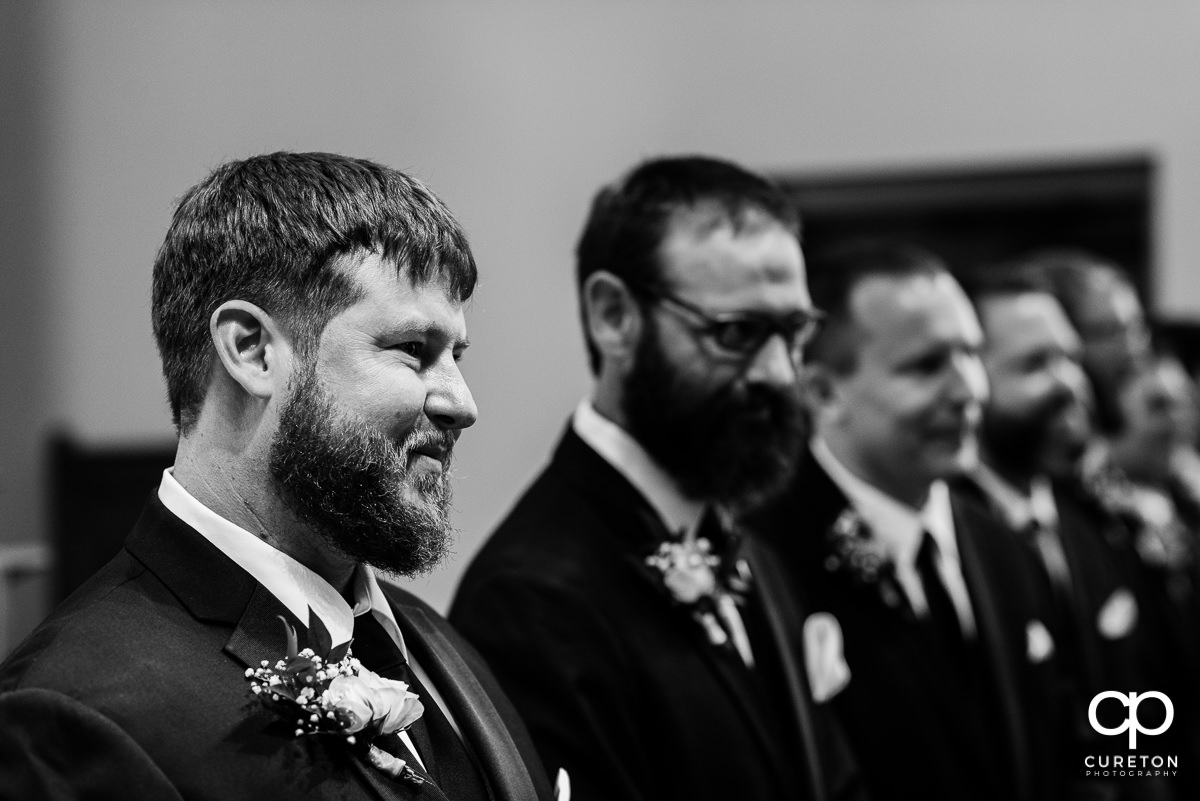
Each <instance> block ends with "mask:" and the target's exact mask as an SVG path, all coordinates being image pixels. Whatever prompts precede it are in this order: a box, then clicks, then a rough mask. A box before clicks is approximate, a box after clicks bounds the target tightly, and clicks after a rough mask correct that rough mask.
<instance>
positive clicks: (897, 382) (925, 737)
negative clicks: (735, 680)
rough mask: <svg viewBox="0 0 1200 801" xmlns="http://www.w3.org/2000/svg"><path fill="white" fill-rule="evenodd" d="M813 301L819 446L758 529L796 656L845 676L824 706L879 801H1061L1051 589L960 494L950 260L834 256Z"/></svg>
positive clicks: (958, 331)
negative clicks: (792, 610) (800, 616)
mask: <svg viewBox="0 0 1200 801" xmlns="http://www.w3.org/2000/svg"><path fill="white" fill-rule="evenodd" d="M809 287H810V289H811V291H812V294H813V300H814V302H815V303H817V304H818V305H819V306H821V308H822V309H824V310H825V311H826V314H827V318H826V324H825V326H824V327H823V328H822V330H821V332H820V333H819V335H818V336H817V338H816V339H815V340H814V341H813V343H812V344H811V345H810V348H809V353H808V357H807V363H806V365H805V367H804V371H803V376H802V379H801V381H802V385H803V387H804V393H805V398H806V402H807V404H808V407H809V410H810V412H811V415H812V421H813V437H812V440H811V445H810V448H809V449H808V452H807V453H806V455H805V459H804V462H803V464H802V466H801V468H800V470H799V471H798V473H797V476H796V478H795V480H794V481H793V483H792V486H791V487H790V488H789V490H788V492H786V493H785V494H783V495H782V496H780V498H779V499H778V500H777V501H775V502H774V503H772V504H771V505H770V507H769V508H767V509H765V510H763V511H762V512H760V513H759V514H757V515H756V516H755V518H754V520H753V521H752V522H753V524H754V525H755V526H757V527H759V528H760V529H761V530H762V531H763V533H764V535H765V536H766V537H767V538H768V540H769V542H770V543H771V544H772V546H774V548H775V549H776V551H777V553H778V554H779V559H780V561H781V563H782V564H783V565H784V567H785V569H786V570H787V571H788V572H789V576H790V578H791V587H792V588H793V590H794V591H795V592H796V593H797V594H798V595H799V596H800V597H801V598H802V599H803V606H804V608H805V609H806V610H808V611H809V612H810V614H811V616H810V617H809V619H808V621H807V622H806V623H805V627H804V644H805V645H806V646H807V647H808V648H809V650H810V652H813V653H814V654H815V656H816V659H815V661H817V662H818V663H821V662H824V663H827V664H840V665H843V669H842V670H841V671H840V681H836V682H829V683H828V684H827V685H826V686H824V687H822V688H820V689H821V692H820V694H819V696H818V698H819V700H821V701H822V703H823V704H827V705H829V706H830V707H831V708H832V709H833V711H834V712H835V714H836V716H837V719H838V720H839V721H840V722H841V723H842V724H843V725H844V727H845V729H846V732H847V734H848V737H849V739H850V742H851V745H852V747H853V749H854V752H855V754H856V756H857V757H858V759H859V762H860V765H861V768H862V771H863V774H864V776H865V778H866V781H867V784H868V786H869V788H870V791H871V793H872V795H873V796H874V797H875V798H883V799H889V798H894V799H898V800H899V799H912V798H921V799H927V800H931V799H945V801H952V800H953V799H964V798H971V799H996V800H997V801H999V799H1014V801H1015V799H1022V801H1025V800H1026V799H1035V798H1052V797H1053V798H1057V797H1059V796H1058V795H1055V791H1056V787H1055V782H1056V780H1055V778H1054V775H1053V773H1054V769H1055V766H1054V765H1053V764H1051V763H1050V762H1049V761H1048V760H1047V759H1046V758H1045V757H1046V755H1047V750H1048V743H1046V742H1043V738H1044V736H1045V733H1046V732H1045V730H1046V729H1048V728H1050V725H1049V723H1048V721H1047V719H1046V716H1047V715H1049V714H1050V713H1051V711H1052V709H1053V704H1052V701H1053V700H1054V697H1055V696H1054V687H1055V677H1054V673H1053V665H1052V654H1053V642H1052V638H1051V636H1050V634H1049V632H1048V630H1047V628H1046V626H1045V624H1044V623H1043V622H1042V621H1041V620H1040V619H1038V617H1037V616H1036V607H1035V606H1033V605H1032V604H1031V603H1030V602H1029V599H1032V598H1033V597H1036V596H1037V595H1038V594H1039V593H1040V592H1042V591H1043V590H1042V588H1041V587H1040V586H1039V584H1038V582H1037V575H1036V573H1035V572H1034V570H1033V567H1032V564H1031V561H1030V559H1029V557H1028V556H1027V554H1025V553H1024V552H1023V551H1022V550H1021V549H1020V548H1019V547H1017V546H1016V544H1015V543H1013V542H1011V541H1010V540H1009V539H1008V538H1006V537H1004V536H997V535H996V533H997V532H996V529H997V528H998V525H997V524H996V523H994V522H993V521H992V520H991V519H990V518H989V516H988V515H987V514H986V512H985V511H984V510H983V509H982V508H981V507H979V506H978V505H976V504H972V503H970V502H967V501H966V500H965V499H964V498H962V497H959V496H958V495H956V494H955V493H953V492H952V491H951V487H950V480H951V479H953V478H954V477H955V476H956V475H957V474H959V473H960V472H961V471H962V470H963V469H964V467H966V466H967V465H968V464H970V462H971V460H972V458H973V453H974V452H973V447H972V446H973V437H974V434H975V431H976V428H977V426H978V423H979V420H980V416H981V414H982V409H983V404H984V402H985V401H986V399H987V391H988V388H987V379H986V376H985V374H984V369H983V366H982V364H981V363H980V359H979V347H980V344H981V340H982V335H981V331H980V327H979V322H978V320H977V319H976V317H975V313H974V312H973V311H972V308H971V305H970V303H969V302H968V300H967V297H966V295H965V294H964V293H963V290H962V289H961V288H960V287H959V285H958V284H957V283H956V281H955V280H954V279H953V278H952V277H951V275H950V273H949V272H948V270H947V268H946V266H945V265H944V264H943V263H942V262H941V260H939V259H938V258H937V257H935V256H933V255H932V254H929V253H927V252H925V251H922V250H920V249H918V248H915V247H910V246H906V245H900V244H892V243H885V242H856V243H849V244H846V245H843V246H840V247H838V248H837V249H836V250H833V251H830V252H828V253H826V254H824V256H822V257H818V258H815V259H813V260H812V262H811V263H810V270H809ZM1035 710H1036V712H1035ZM1035 715H1036V717H1035Z"/></svg>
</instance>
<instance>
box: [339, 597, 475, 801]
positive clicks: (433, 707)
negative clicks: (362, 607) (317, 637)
mask: <svg viewBox="0 0 1200 801" xmlns="http://www.w3.org/2000/svg"><path fill="white" fill-rule="evenodd" d="M351 653H353V654H354V656H356V657H358V659H359V661H360V662H362V663H363V667H365V668H367V669H368V670H371V671H373V672H375V673H378V674H379V675H381V676H384V677H386V678H389V679H394V680H396V681H403V682H405V683H407V684H408V686H409V689H410V690H411V691H412V692H414V693H416V694H417V695H419V696H420V697H421V704H422V706H424V707H425V711H424V712H423V713H422V714H421V717H420V718H419V719H418V720H417V722H416V723H414V724H413V725H412V726H411V727H410V728H409V729H408V735H409V737H411V738H412V741H413V744H414V745H415V746H416V747H417V751H418V752H420V755H421V760H422V761H423V762H424V763H425V767H426V770H427V772H428V773H429V775H430V776H432V777H433V780H434V781H435V782H436V783H437V785H438V787H439V788H441V790H442V792H443V793H445V795H446V797H447V798H452V799H454V800H455V801H459V799H467V800H469V799H487V798H488V792H487V788H486V785H485V784H484V780H483V777H482V776H481V775H480V773H479V770H478V768H477V767H476V766H475V761H474V760H473V759H472V758H471V755H470V754H469V753H468V751H467V748H466V746H465V745H464V744H463V741H462V739H461V738H460V737H459V736H458V733H457V732H455V731H454V727H453V726H451V725H450V721H449V720H447V719H446V716H445V715H443V714H442V710H441V708H440V707H438V704H437V701H435V700H434V698H433V695H431V694H430V693H429V691H428V690H426V689H425V687H424V686H423V685H422V684H421V681H420V679H418V678H417V675H416V671H413V670H411V669H409V666H408V663H407V662H406V661H405V660H404V655H403V654H401V653H400V649H399V648H398V647H396V643H395V642H393V641H392V638H391V637H390V636H388V634H387V632H386V631H384V628H383V626H381V625H380V624H379V621H378V620H376V619H375V615H373V614H371V613H369V612H368V613H367V614H364V615H359V616H358V617H356V618H355V619H354V642H353V644H352V645H351Z"/></svg>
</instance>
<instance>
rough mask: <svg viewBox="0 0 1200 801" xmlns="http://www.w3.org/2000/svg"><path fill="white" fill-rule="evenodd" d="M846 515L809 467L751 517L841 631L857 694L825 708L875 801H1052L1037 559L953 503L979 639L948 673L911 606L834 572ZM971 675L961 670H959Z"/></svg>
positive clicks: (1049, 686) (1056, 718) (1053, 711)
mask: <svg viewBox="0 0 1200 801" xmlns="http://www.w3.org/2000/svg"><path fill="white" fill-rule="evenodd" d="M848 503H849V502H848V501H847V499H846V497H845V495H844V494H843V493H842V491H841V490H840V489H839V488H838V487H837V485H836V484H834V482H833V481H832V479H830V478H829V476H828V475H827V474H826V473H825V471H824V470H822V469H821V467H820V466H819V465H818V464H817V462H816V460H815V459H813V458H812V456H811V454H806V456H805V461H804V463H803V464H802V466H801V469H800V471H799V472H798V474H797V477H796V479H795V480H794V482H793V485H792V487H791V489H790V490H789V491H788V492H787V493H785V494H784V495H783V496H781V497H780V498H779V499H778V500H777V501H776V502H775V503H773V504H772V505H770V506H769V507H768V508H766V509H764V510H762V511H761V512H760V513H759V514H757V515H755V516H754V517H753V518H752V519H751V521H750V524H751V525H753V526H755V527H757V528H758V529H759V530H760V531H761V532H762V533H763V534H764V535H765V537H766V539H767V541H768V542H769V544H770V545H771V546H772V547H773V548H774V549H775V550H776V552H777V553H778V555H779V559H780V562H781V564H782V566H783V567H784V569H786V570H788V571H789V573H790V576H791V586H792V588H793V590H794V591H795V592H796V593H797V594H798V595H800V596H801V597H802V598H803V603H804V605H805V606H806V607H807V608H808V609H810V610H812V611H814V612H815V611H821V612H828V613H830V614H832V615H833V616H834V617H835V618H836V619H837V620H838V621H839V623H840V625H841V628H842V632H843V638H844V655H845V660H846V663H847V664H848V666H849V668H850V671H851V678H850V681H849V684H847V686H846V687H845V689H843V690H842V691H841V692H840V693H838V694H837V695H836V696H834V697H833V698H832V699H831V700H830V701H829V704H830V705H831V706H832V708H833V709H834V710H835V712H836V714H837V716H838V719H839V720H840V721H841V723H842V724H843V725H844V726H845V729H846V732H847V734H848V736H849V739H850V743H851V747H852V749H853V751H854V753H855V755H856V756H857V757H858V759H859V763H860V765H861V768H862V771H863V774H864V777H865V778H866V781H867V784H868V787H869V789H870V792H871V794H872V796H873V797H875V798H877V799H923V800H924V801H938V800H940V799H945V801H958V800H959V799H972V801H980V800H982V799H1013V801H1017V800H1019V801H1028V799H1036V798H1051V797H1057V796H1055V795H1054V793H1055V791H1056V790H1055V788H1056V785H1057V780H1056V779H1055V778H1054V775H1053V774H1054V772H1055V770H1056V769H1057V766H1056V765H1055V764H1054V759H1053V756H1052V754H1051V753H1050V751H1051V749H1052V747H1053V740H1052V736H1051V731H1050V730H1053V729H1056V728H1058V727H1059V726H1061V725H1062V724H1061V719H1060V715H1061V711H1060V702H1059V700H1058V699H1057V697H1056V690H1057V679H1056V676H1055V674H1054V672H1053V667H1052V665H1051V661H1052V660H1050V659H1045V660H1037V659H1034V660H1031V659H1030V658H1029V657H1028V651H1027V638H1028V627H1029V625H1030V623H1031V622H1032V621H1034V620H1036V619H1037V618H1036V615H1035V613H1034V607H1033V606H1031V605H1029V603H1028V599H1030V598H1031V597H1033V596H1035V595H1037V594H1038V593H1041V592H1044V588H1043V587H1041V586H1040V585H1037V584H1036V583H1034V582H1033V581H1032V577H1033V576H1034V575H1035V574H1034V572H1033V567H1032V565H1031V564H1030V560H1029V557H1028V555H1027V554H1026V553H1025V552H1024V551H1023V550H1022V549H1021V548H1020V547H1018V546H1016V544H1015V543H1014V542H1013V541H1012V540H1011V538H1009V537H1006V536H997V535H996V534H997V532H995V531H994V524H993V523H992V521H991V518H990V517H989V516H988V515H987V514H986V513H984V510H983V509H982V508H980V507H978V506H976V505H973V504H970V503H966V502H964V501H963V499H961V498H959V497H954V498H953V501H952V504H953V510H954V523H955V529H956V534H957V539H958V547H959V555H960V559H961V563H962V569H963V575H964V578H965V580H966V584H967V588H968V591H969V593H970V596H971V603H972V607H973V610H974V614H975V619H976V624H977V628H978V639H977V641H976V642H975V643H974V644H973V646H972V647H971V648H970V649H969V651H968V658H967V661H966V662H965V663H964V661H962V660H958V661H952V659H951V654H949V653H947V652H946V651H945V650H944V649H943V647H942V646H941V645H940V643H939V641H938V640H937V639H936V637H935V636H934V635H933V634H932V633H931V630H930V627H929V626H928V625H926V624H924V623H923V622H920V621H918V620H916V619H915V617H914V616H913V613H912V611H911V608H910V607H909V606H908V604H907V600H906V599H904V598H903V596H902V595H898V594H895V593H893V594H892V601H891V602H890V603H889V602H888V600H887V598H886V597H885V595H886V594H887V593H886V592H885V591H884V590H883V589H881V587H880V585H879V584H878V583H871V582H861V581H859V580H857V579H855V578H854V577H853V575H852V574H851V573H849V572H848V571H846V570H845V569H841V568H838V569H834V568H833V566H832V563H831V562H830V557H831V555H832V554H833V550H832V547H831V544H830V541H829V538H828V536H827V535H828V532H829V530H830V528H831V527H832V526H833V524H834V522H835V521H836V520H837V519H838V517H839V516H840V515H841V514H842V513H843V512H844V511H845V510H846V509H847V507H848ZM964 664H965V665H966V667H964Z"/></svg>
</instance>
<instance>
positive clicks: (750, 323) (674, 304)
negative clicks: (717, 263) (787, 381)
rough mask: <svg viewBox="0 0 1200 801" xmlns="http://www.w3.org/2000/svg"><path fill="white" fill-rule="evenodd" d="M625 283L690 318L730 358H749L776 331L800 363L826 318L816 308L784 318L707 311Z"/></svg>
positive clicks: (662, 293) (635, 290) (666, 295)
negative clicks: (805, 347) (805, 349)
mask: <svg viewBox="0 0 1200 801" xmlns="http://www.w3.org/2000/svg"><path fill="white" fill-rule="evenodd" d="M628 286H629V288H630V291H632V292H633V293H634V294H636V295H641V296H642V297H643V298H646V299H647V300H651V301H654V302H657V303H659V304H661V305H662V307H663V308H665V309H667V310H669V311H673V312H675V314H676V315H678V316H680V317H681V318H687V319H689V320H690V321H691V322H692V323H693V324H694V325H693V328H694V329H695V330H696V331H698V332H699V333H701V334H703V335H705V336H707V337H708V338H709V340H710V341H711V342H712V344H713V345H714V346H716V349H717V350H718V351H719V352H721V354H722V355H725V356H727V357H732V358H739V359H748V358H750V357H751V356H753V355H754V354H756V353H758V351H759V350H760V349H761V348H762V346H763V345H765V344H766V343H767V340H769V339H770V338H771V337H773V336H775V335H776V334H778V335H779V336H780V337H782V338H783V343H784V345H786V346H787V349H788V354H789V355H790V356H791V358H792V361H794V362H796V363H799V362H800V360H801V358H802V357H803V355H804V346H805V345H807V344H808V343H809V342H811V341H812V339H813V337H815V336H816V334H817V331H819V330H820V327H821V321H822V320H824V319H825V314H824V313H823V312H821V311H820V310H819V309H806V310H805V311H797V312H792V313H791V314H788V315H787V316H785V317H775V316H772V315H770V314H764V313H762V312H751V311H730V312H718V313H715V314H710V313H709V312H706V311H705V310H704V309H701V308H700V307H699V306H696V305H693V304H691V303H688V302H687V301H686V300H683V299H681V298H678V297H676V296H675V295H672V294H671V293H669V292H664V291H662V290H658V289H650V288H648V287H645V286H641V285H639V284H633V283H630V284H628Z"/></svg>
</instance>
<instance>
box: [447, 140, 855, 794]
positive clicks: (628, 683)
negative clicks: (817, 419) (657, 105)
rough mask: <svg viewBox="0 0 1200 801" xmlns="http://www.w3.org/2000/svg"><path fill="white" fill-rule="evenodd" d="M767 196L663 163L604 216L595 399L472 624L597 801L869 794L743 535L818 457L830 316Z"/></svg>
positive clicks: (553, 464) (697, 168)
mask: <svg viewBox="0 0 1200 801" xmlns="http://www.w3.org/2000/svg"><path fill="white" fill-rule="evenodd" d="M797 228H798V225H797V220H796V216H795V213H794V211H793V210H792V208H791V206H790V204H789V203H788V201H787V199H786V197H785V196H784V195H782V194H781V192H780V191H779V190H778V189H777V188H776V187H775V186H773V185H772V184H770V183H768V182H767V181H765V180H764V179H763V178H761V177H759V176H757V175H754V174H752V173H749V172H747V171H745V170H743V169H741V168H740V167H737V166H735V165H733V164H730V163H727V162H724V161H718V160H714V159H709V158H701V157H684V158H666V159H659V160H652V161H649V162H646V163H644V164H642V165H640V166H639V167H637V168H636V169H634V170H633V171H632V172H630V173H629V174H628V175H627V176H626V177H624V178H623V179H621V180H620V181H618V182H617V183H615V184H613V185H611V186H609V187H606V188H605V189H603V190H601V191H600V193H599V194H598V195H597V196H596V198H595V200H594V202H593V204H592V208H591V213H590V216H589V218H588V220H587V224H586V227H585V229H584V232H583V236H582V238H581V239H580V242H579V246H578V250H577V259H578V261H577V281H578V290H579V301H580V308H581V311H582V316H583V326H584V333H585V338H586V341H587V348H588V354H589V358H590V364H591V368H592V371H593V373H594V374H595V378H596V384H595V390H594V391H593V393H592V395H591V397H590V398H588V399H587V400H585V401H583V402H582V403H581V404H580V405H579V407H578V408H577V409H576V410H575V413H574V415H573V416H572V417H571V420H570V423H569V424H568V426H567V430H566V432H565V433H564V434H563V436H562V439H561V441H560V442H559V444H558V447H557V449H556V450H555V452H554V454H553V456H552V457H551V461H550V464H549V465H548V466H547V467H546V469H545V470H544V471H543V472H542V474H541V475H540V476H539V477H538V478H537V480H536V481H535V482H534V484H533V485H532V486H531V487H530V488H529V490H527V491H526V493H525V494H524V495H523V496H522V497H521V498H520V500H519V501H518V502H517V504H516V507H515V508H514V509H513V510H512V512H511V513H510V514H509V515H508V517H507V518H506V519H505V520H504V521H503V522H502V523H501V525H500V526H499V528H498V529H497V530H496V532H495V533H494V534H493V536H492V537H491V539H490V540H489V541H488V542H487V543H486V545H485V546H484V547H483V549H482V550H481V551H480V553H479V554H478V556H477V557H476V559H475V560H474V562H473V564H472V565H471V567H470V569H469V570H468V571H467V573H466V575H465V577H464V578H463V581H462V584H461V586H460V588H459V593H458V596H457V597H456V599H455V602H454V606H453V608H452V610H451V614H450V619H451V622H452V623H454V625H455V626H456V627H457V628H459V630H460V631H462V632H463V634H464V636H466V638H467V639H468V640H470V641H471V642H472V643H473V644H474V645H475V646H476V647H477V648H478V649H479V650H480V652H481V653H482V654H483V655H484V657H485V658H486V659H487V660H488V662H489V664H490V665H491V667H492V669H493V671H494V672H495V673H496V675H497V677H499V679H500V682H501V684H502V685H503V686H504V688H505V691H506V692H507V693H508V694H509V696H510V697H511V698H512V699H513V701H514V703H515V705H516V706H517V708H518V710H519V711H520V712H521V715H522V716H523V717H524V718H525V720H526V722H527V723H528V725H529V727H530V731H531V733H532V734H533V738H534V740H535V741H536V742H537V744H538V748H539V750H540V751H541V753H542V757H543V759H544V760H546V761H547V764H553V765H563V766H564V767H565V768H566V769H567V770H568V771H569V772H570V775H571V780H572V788H573V791H574V793H575V796H576V798H578V799H584V801H610V800H611V799H621V801H643V800H644V801H651V799H653V800H655V801H660V800H663V799H678V800H679V801H685V800H686V801H717V800H718V799H722V800H723V799H732V798H736V799H739V801H778V800H779V799H840V798H848V797H857V793H858V788H857V785H856V780H855V776H854V773H853V771H852V765H851V764H850V762H849V760H848V757H847V755H846V753H845V751H844V750H843V745H844V744H843V743H842V741H841V740H840V739H839V738H838V735H837V731H836V729H834V728H833V727H832V726H831V722H830V721H829V720H828V719H827V718H826V716H825V715H824V714H823V713H822V710H820V709H818V708H814V704H813V701H812V689H811V688H810V687H809V677H808V672H807V671H806V668H805V664H804V654H803V653H801V652H800V651H799V649H796V648H792V647H790V645H788V643H789V642H790V637H791V636H792V634H793V632H794V631H796V630H798V626H799V621H800V620H802V616H801V615H800V613H799V612H798V611H797V610H795V609H794V608H792V607H790V606H788V605H787V604H786V601H787V598H786V595H784V594H781V592H780V589H781V588H780V585H779V578H780V577H779V575H778V571H777V565H775V564H774V563H772V562H770V561H760V560H759V559H758V552H757V551H756V550H755V544H754V543H749V542H745V541H743V540H742V539H741V538H740V536H739V533H738V532H737V531H736V530H735V529H734V528H733V527H732V526H731V525H730V520H729V518H730V517H731V516H732V515H733V514H734V513H736V512H738V511H741V510H742V509H744V508H745V507H747V506H749V505H752V504H754V503H756V502H757V501H758V500H759V499H761V498H762V497H764V496H766V495H768V494H769V493H770V492H771V491H773V490H774V489H776V488H778V487H779V486H781V484H782V482H783V481H785V480H786V477H787V475H788V473H789V470H790V467H791V464H792V462H793V460H794V457H795V453H796V452H797V451H798V449H799V446H800V444H801V442H802V431H803V429H802V425H801V413H800V412H801V410H800V408H799V406H798V403H797V398H796V394H795V379H796V369H797V365H798V363H799V361H800V358H801V353H802V350H803V348H804V346H805V343H806V342H807V341H808V339H809V338H810V337H811V335H812V333H813V332H814V331H815V330H816V324H817V319H818V312H817V311H816V310H815V309H814V308H813V306H812V303H811V301H810V298H809V295H808V290H807V288H806V287H805V283H804V261H803V258H802V256H801V251H800V244H799V240H798V237H797Z"/></svg>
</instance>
